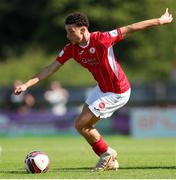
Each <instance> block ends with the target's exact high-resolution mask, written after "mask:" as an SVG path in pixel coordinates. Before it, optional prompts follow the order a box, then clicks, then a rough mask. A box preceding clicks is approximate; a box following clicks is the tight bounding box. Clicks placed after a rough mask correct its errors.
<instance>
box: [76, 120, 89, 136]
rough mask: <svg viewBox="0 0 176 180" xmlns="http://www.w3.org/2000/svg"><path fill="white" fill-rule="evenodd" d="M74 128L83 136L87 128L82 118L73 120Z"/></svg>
mask: <svg viewBox="0 0 176 180" xmlns="http://www.w3.org/2000/svg"><path fill="white" fill-rule="evenodd" d="M75 128H76V130H77V131H78V132H79V133H80V134H85V133H86V129H87V126H86V125H85V123H84V119H83V117H78V118H76V120H75Z"/></svg>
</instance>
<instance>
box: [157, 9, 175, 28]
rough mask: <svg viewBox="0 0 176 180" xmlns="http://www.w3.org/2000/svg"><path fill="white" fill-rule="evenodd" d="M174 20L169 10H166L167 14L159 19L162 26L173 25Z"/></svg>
mask: <svg viewBox="0 0 176 180" xmlns="http://www.w3.org/2000/svg"><path fill="white" fill-rule="evenodd" d="M172 20H173V17H172V14H170V13H169V10H168V8H167V9H166V11H165V13H164V14H163V15H162V16H161V17H160V18H159V21H160V24H161V25H162V24H168V23H171V22H172Z"/></svg>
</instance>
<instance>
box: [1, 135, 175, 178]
mask: <svg viewBox="0 0 176 180" xmlns="http://www.w3.org/2000/svg"><path fill="white" fill-rule="evenodd" d="M105 140H106V141H107V142H108V143H109V144H110V145H111V146H112V147H113V148H115V149H116V150H117V151H118V161H119V163H120V169H119V170H118V171H105V172H91V169H92V167H94V166H95V164H96V162H97V160H98V157H97V156H96V155H94V153H93V152H92V151H91V148H90V147H89V145H88V144H87V143H86V141H85V140H84V139H83V138H82V137H80V136H53V137H26V138H25V137H18V138H17V137H16V138H15V137H14V138H12V137H11V138H7V137H4V138H3V137H0V146H1V152H0V178H3V179H8V178H13V179H106V178H107V179H118V178H119V179H126V178H130V179H142V178H145V179H153V178H155V179H160V178H162V179H175V178H176V139H175V138H161V139H160V138H159V139H134V138H129V137H122V136H117V135H113V136H105ZM33 150H42V151H44V152H46V153H47V154H48V156H49V158H50V161H51V163H50V168H49V171H48V172H46V173H42V174H28V173H26V171H25V169H24V158H25V156H26V154H27V153H28V152H30V151H33Z"/></svg>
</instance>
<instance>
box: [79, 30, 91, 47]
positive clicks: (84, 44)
mask: <svg viewBox="0 0 176 180" xmlns="http://www.w3.org/2000/svg"><path fill="white" fill-rule="evenodd" d="M89 41H90V33H89V32H86V33H85V34H84V36H83V39H82V41H81V42H80V43H79V46H81V47H87V46H88V45H89Z"/></svg>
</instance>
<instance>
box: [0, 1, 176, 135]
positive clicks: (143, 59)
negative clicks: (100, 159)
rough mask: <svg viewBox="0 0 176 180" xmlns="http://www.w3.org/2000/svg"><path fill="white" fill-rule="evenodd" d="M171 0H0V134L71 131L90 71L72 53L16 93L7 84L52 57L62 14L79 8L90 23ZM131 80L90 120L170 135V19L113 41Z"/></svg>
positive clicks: (173, 30)
mask: <svg viewBox="0 0 176 180" xmlns="http://www.w3.org/2000/svg"><path fill="white" fill-rule="evenodd" d="M167 7H168V8H169V11H170V12H171V13H172V14H173V17H174V18H175V10H176V1H175V0H143V1H141V0H133V1H131V0H108V1H107V0H101V1H97V0H50V1H48V0H37V1H36V0H30V1H29V0H26V1H24V0H13V1H10V0H1V1H0V29H1V31H0V32H1V33H0V77H1V78H0V135H1V136H13V137H14V136H26V135H57V134H74V135H76V134H77V133H76V131H75V129H74V126H73V120H74V118H75V116H77V114H78V113H79V112H80V111H81V108H82V105H83V103H84V102H85V99H86V98H87V96H88V94H89V92H90V90H91V88H92V87H94V86H95V85H96V82H95V81H94V79H93V78H92V76H91V75H90V74H89V73H88V72H87V71H86V70H85V69H84V68H82V67H81V66H80V65H79V64H77V63H76V62H75V61H73V60H71V61H69V62H67V63H66V64H65V65H64V67H62V68H61V70H60V71H58V72H57V73H55V74H54V75H53V76H52V77H50V78H48V79H47V80H45V81H43V82H41V83H40V84H38V85H37V86H35V87H32V88H31V89H29V90H28V91H27V92H26V93H23V94H22V95H20V96H15V95H13V89H14V86H16V85H17V84H20V83H22V82H24V81H26V80H28V79H29V78H31V77H32V76H33V75H34V74H35V73H36V72H38V71H39V70H40V69H42V68H43V67H44V66H46V65H48V64H49V63H51V62H52V61H53V60H54V59H55V58H56V57H57V55H58V53H59V52H60V50H61V49H62V47H63V46H64V45H65V44H66V43H67V39H66V33H65V30H64V20H65V18H66V16H67V15H68V14H69V13H71V12H74V11H81V12H83V13H86V14H87V15H88V17H89V19H90V29H89V30H90V31H108V30H112V29H114V28H116V27H121V26H124V25H128V24H131V23H134V22H138V21H142V20H145V19H150V18H157V17H160V16H161V15H162V14H163V13H164V12H165V9H166V8H167ZM114 51H115V54H116V55H117V57H118V58H119V61H120V64H121V66H122V67H123V69H124V71H125V73H126V74H127V76H128V78H129V80H130V82H131V84H132V94H131V98H130V101H129V103H128V104H127V105H126V106H125V107H123V108H121V109H120V110H118V111H117V112H116V113H115V114H114V115H113V116H112V117H111V118H108V119H106V120H102V121H101V122H100V123H99V124H98V126H97V128H98V129H99V130H100V132H101V133H104V134H123V135H127V136H133V137H176V91H175V89H176V23H175V20H174V21H173V23H172V24H169V25H167V26H158V27H153V28H151V29H148V30H145V31H141V32H137V33H135V34H133V35H131V36H129V37H128V38H127V39H125V40H123V41H121V42H120V43H118V44H117V45H115V46H114Z"/></svg>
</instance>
